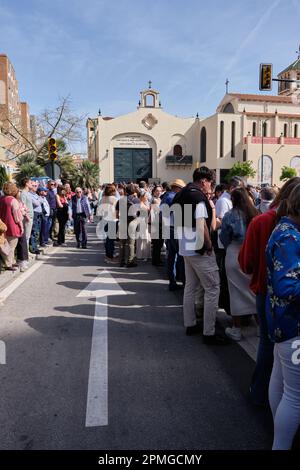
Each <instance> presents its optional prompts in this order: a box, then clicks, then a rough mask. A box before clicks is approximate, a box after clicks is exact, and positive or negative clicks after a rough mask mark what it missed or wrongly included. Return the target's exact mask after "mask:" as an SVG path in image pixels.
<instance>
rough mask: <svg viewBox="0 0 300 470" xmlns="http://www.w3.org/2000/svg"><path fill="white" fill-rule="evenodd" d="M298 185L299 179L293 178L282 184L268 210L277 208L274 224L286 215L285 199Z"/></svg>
mask: <svg viewBox="0 0 300 470" xmlns="http://www.w3.org/2000/svg"><path fill="white" fill-rule="evenodd" d="M299 183H300V177H299V176H294V177H293V178H291V179H289V180H288V181H286V182H285V183H284V185H283V186H282V188H281V189H280V190H279V193H278V194H277V196H276V197H275V199H274V201H273V202H272V203H271V204H270V209H274V208H277V211H276V222H278V221H279V220H280V219H281V217H283V216H284V215H287V213H288V206H287V199H288V197H289V195H290V193H291V191H292V190H293V189H294V187H295V186H297V184H299Z"/></svg>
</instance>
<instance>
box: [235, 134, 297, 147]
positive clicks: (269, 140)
mask: <svg viewBox="0 0 300 470" xmlns="http://www.w3.org/2000/svg"><path fill="white" fill-rule="evenodd" d="M248 138H249V141H248V142H249V143H250V144H262V138H261V137H244V144H247V139H248ZM263 139H264V142H263V143H264V144H265V145H268V144H271V145H272V144H273V145H274V144H275V145H276V144H280V143H281V144H285V145H300V138H299V137H298V138H297V137H283V136H282V137H264V138H263Z"/></svg>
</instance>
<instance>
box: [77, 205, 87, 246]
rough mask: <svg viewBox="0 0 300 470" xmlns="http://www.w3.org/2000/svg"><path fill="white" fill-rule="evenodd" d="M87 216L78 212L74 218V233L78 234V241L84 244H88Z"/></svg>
mask: <svg viewBox="0 0 300 470" xmlns="http://www.w3.org/2000/svg"><path fill="white" fill-rule="evenodd" d="M85 224H86V216H85V214H83V213H81V214H76V215H75V218H74V233H75V236H76V241H77V243H81V244H82V246H86V243H87V234H86V229H85Z"/></svg>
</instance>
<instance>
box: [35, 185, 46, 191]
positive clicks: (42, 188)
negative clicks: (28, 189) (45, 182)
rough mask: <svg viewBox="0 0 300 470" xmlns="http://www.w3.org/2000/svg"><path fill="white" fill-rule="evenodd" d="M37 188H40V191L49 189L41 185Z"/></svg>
mask: <svg viewBox="0 0 300 470" xmlns="http://www.w3.org/2000/svg"><path fill="white" fill-rule="evenodd" d="M37 190H38V191H39V192H40V191H48V188H45V187H44V186H40V187H39V188H38V189H37Z"/></svg>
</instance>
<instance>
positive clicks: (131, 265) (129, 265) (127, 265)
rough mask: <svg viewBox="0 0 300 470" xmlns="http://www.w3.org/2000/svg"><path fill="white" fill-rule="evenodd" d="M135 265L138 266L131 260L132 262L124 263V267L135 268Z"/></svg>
mask: <svg viewBox="0 0 300 470" xmlns="http://www.w3.org/2000/svg"><path fill="white" fill-rule="evenodd" d="M137 266H138V264H137V263H134V262H133V263H127V264H126V268H136V267H137Z"/></svg>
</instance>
